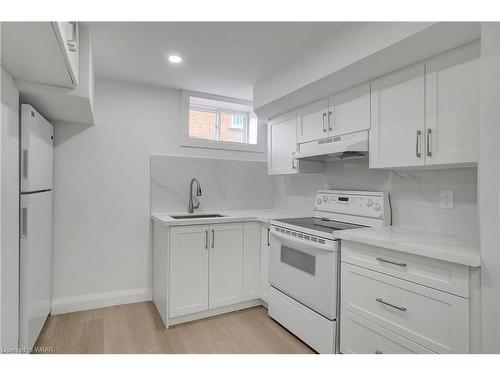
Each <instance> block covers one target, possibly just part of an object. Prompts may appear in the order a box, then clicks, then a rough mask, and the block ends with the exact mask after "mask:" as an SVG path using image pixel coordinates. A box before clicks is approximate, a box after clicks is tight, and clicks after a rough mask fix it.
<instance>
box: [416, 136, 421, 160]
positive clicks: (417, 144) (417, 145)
mask: <svg viewBox="0 0 500 375" xmlns="http://www.w3.org/2000/svg"><path fill="white" fill-rule="evenodd" d="M421 138H422V132H421V131H420V130H417V142H416V146H415V154H416V155H417V158H420V157H422V152H421V146H420V144H421V142H420V140H421Z"/></svg>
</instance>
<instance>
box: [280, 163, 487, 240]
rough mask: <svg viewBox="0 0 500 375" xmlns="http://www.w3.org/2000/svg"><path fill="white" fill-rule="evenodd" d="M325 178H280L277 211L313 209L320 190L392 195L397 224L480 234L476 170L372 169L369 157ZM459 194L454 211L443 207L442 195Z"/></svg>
mask: <svg viewBox="0 0 500 375" xmlns="http://www.w3.org/2000/svg"><path fill="white" fill-rule="evenodd" d="M325 166H326V167H325V173H324V174H322V175H309V176H307V175H302V176H300V175H299V176H287V177H284V176H281V177H277V205H278V208H285V209H292V210H298V211H304V210H312V208H313V207H314V201H315V199H314V198H315V195H314V194H315V192H316V191H317V190H320V189H341V190H342V189H347V190H374V191H387V192H389V193H390V196H391V203H392V213H393V224H394V225H408V226H413V227H419V228H426V229H431V230H440V231H446V232H453V233H461V234H465V235H471V236H478V219H477V176H476V175H477V169H476V168H455V169H435V170H415V171H388V170H375V169H368V159H353V160H350V161H349V160H346V161H339V162H329V163H326V164H325ZM441 190H454V192H455V208H454V209H442V208H439V200H440V191H441Z"/></svg>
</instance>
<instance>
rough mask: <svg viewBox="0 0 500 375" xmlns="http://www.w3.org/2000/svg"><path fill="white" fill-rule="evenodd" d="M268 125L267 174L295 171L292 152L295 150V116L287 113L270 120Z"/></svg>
mask: <svg viewBox="0 0 500 375" xmlns="http://www.w3.org/2000/svg"><path fill="white" fill-rule="evenodd" d="M268 127H269V131H268V134H269V137H268V142H269V152H268V159H269V160H268V173H269V174H292V173H297V167H296V165H295V162H294V159H293V153H294V152H296V151H297V116H296V114H295V113H290V114H287V115H285V116H283V117H281V118H278V119H276V120H273V121H270V122H269V124H268Z"/></svg>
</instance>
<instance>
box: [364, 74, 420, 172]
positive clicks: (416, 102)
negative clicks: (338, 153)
mask: <svg viewBox="0 0 500 375" xmlns="http://www.w3.org/2000/svg"><path fill="white" fill-rule="evenodd" d="M424 70H425V68H424V66H423V65H419V66H417V67H412V68H409V69H406V70H403V71H400V72H397V73H395V74H392V75H390V76H387V77H384V78H382V79H380V80H378V81H376V82H374V83H372V92H371V130H370V138H369V147H370V157H369V158H370V168H393V167H394V168H396V167H408V166H420V165H423V164H424V160H425V156H424V151H423V147H422V141H423V137H424V127H425V102H424V101H425V100H424V97H425V88H424V85H425V82H424V81H425V79H424Z"/></svg>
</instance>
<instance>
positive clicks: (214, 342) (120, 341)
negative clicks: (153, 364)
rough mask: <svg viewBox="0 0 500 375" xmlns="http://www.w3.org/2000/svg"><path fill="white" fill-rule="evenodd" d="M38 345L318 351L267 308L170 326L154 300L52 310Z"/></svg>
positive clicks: (101, 349)
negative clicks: (64, 311)
mask: <svg viewBox="0 0 500 375" xmlns="http://www.w3.org/2000/svg"><path fill="white" fill-rule="evenodd" d="M36 346H38V347H50V348H52V350H51V351H50V352H51V353H192V354H201V353H203V354H205V353H214V354H217V353H218V354H225V353H239V354H253V353H313V351H312V350H311V348H309V347H308V346H307V345H305V344H304V343H303V342H302V341H300V340H299V339H297V338H296V337H295V336H293V335H292V334H291V333H290V332H288V331H287V330H286V329H284V328H283V327H282V326H280V325H279V324H278V323H276V322H275V321H274V320H272V319H271V318H269V316H268V315H267V310H266V309H264V308H263V307H255V308H251V309H246V310H241V311H237V312H232V313H228V314H224V315H220V316H216V317H212V318H207V319H203V320H198V321H195V322H190V323H184V324H180V325H177V326H175V327H171V328H169V329H166V328H165V326H164V325H163V322H162V321H161V318H160V316H159V314H158V312H157V311H156V308H155V306H154V304H153V303H152V302H143V303H134V304H130V305H121V306H113V307H107V308H103V309H96V310H89V311H81V312H74V313H68V314H61V315H51V316H49V318H48V319H47V321H46V323H45V326H44V327H43V329H42V332H41V333H40V336H39V337H38V340H37V342H36Z"/></svg>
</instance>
